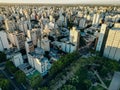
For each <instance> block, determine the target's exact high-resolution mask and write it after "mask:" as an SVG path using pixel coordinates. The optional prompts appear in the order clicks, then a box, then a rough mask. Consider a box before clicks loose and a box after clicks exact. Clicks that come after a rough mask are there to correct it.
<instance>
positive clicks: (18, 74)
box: [15, 70, 26, 83]
mask: <svg viewBox="0 0 120 90" xmlns="http://www.w3.org/2000/svg"><path fill="white" fill-rule="evenodd" d="M15 78H16V80H17V82H18V83H26V75H25V73H24V72H22V71H21V70H18V71H16V72H15Z"/></svg>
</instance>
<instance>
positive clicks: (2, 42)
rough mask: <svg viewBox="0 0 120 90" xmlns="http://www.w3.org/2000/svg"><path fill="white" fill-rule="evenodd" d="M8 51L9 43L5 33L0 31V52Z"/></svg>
mask: <svg viewBox="0 0 120 90" xmlns="http://www.w3.org/2000/svg"><path fill="white" fill-rule="evenodd" d="M5 48H6V49H9V48H10V47H9V43H8V40H7V34H6V32H5V31H3V30H2V31H0V51H3V50H4V49H5Z"/></svg>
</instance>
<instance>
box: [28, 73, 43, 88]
mask: <svg viewBox="0 0 120 90" xmlns="http://www.w3.org/2000/svg"><path fill="white" fill-rule="evenodd" d="M41 81H42V77H41V76H40V75H35V76H33V77H32V78H31V80H30V85H31V87H32V88H36V89H37V88H38V87H39V86H40V83H41Z"/></svg>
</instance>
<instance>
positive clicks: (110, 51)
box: [104, 28, 120, 61]
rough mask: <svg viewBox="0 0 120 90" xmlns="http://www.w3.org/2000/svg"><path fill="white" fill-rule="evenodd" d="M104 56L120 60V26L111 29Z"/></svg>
mask: <svg viewBox="0 0 120 90" xmlns="http://www.w3.org/2000/svg"><path fill="white" fill-rule="evenodd" d="M104 56H105V57H108V58H111V59H115V60H117V61H119V60H120V28H112V29H110V30H109V34H108V38H107V41H106V45H105V49H104Z"/></svg>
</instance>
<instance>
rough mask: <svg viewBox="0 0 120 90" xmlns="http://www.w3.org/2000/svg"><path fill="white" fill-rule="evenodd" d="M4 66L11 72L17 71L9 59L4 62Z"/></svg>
mask: <svg viewBox="0 0 120 90" xmlns="http://www.w3.org/2000/svg"><path fill="white" fill-rule="evenodd" d="M5 68H6V69H7V70H8V71H9V72H11V73H15V72H16V71H17V68H16V67H15V66H14V64H13V63H12V62H11V61H7V62H6V65H5Z"/></svg>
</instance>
